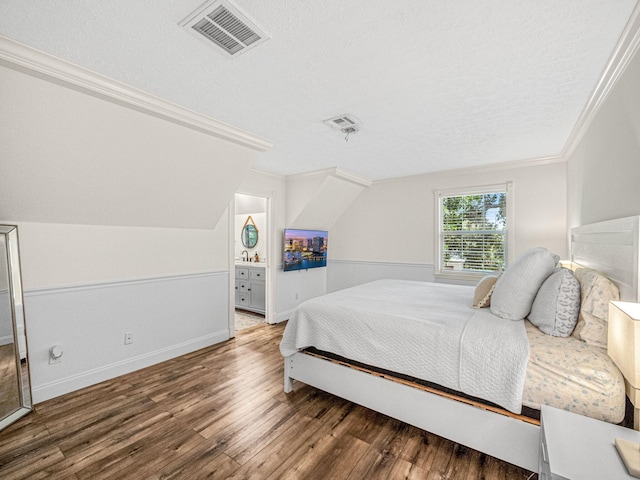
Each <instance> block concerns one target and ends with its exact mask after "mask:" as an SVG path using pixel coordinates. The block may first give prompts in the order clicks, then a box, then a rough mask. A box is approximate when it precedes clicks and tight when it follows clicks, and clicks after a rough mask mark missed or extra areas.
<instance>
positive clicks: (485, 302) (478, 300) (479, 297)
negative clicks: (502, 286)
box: [472, 275, 498, 308]
mask: <svg viewBox="0 0 640 480" xmlns="http://www.w3.org/2000/svg"><path fill="white" fill-rule="evenodd" d="M496 280H498V276H497V275H486V276H484V277H482V280H480V281H479V282H478V285H476V290H475V292H474V294H473V304H472V306H473V308H485V307H488V306H489V305H491V294H492V293H493V289H494V288H495V286H496Z"/></svg>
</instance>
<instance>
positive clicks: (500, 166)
mask: <svg viewBox="0 0 640 480" xmlns="http://www.w3.org/2000/svg"><path fill="white" fill-rule="evenodd" d="M566 160H567V159H566V157H564V156H562V155H553V156H549V157H541V158H531V159H527V160H510V161H508V162H500V163H488V164H486V165H478V166H475V167H460V168H452V169H449V170H438V171H435V172H424V173H418V174H414V175H405V176H402V177H393V178H385V179H382V180H374V181H372V182H371V183H372V185H378V184H381V183H386V182H395V181H397V180H399V179H402V178H415V177H417V176H423V175H424V176H433V177H442V178H445V177H455V176H458V175H460V174H462V173H463V174H465V175H475V174H486V173H492V172H504V171H508V170H513V169H514V168H525V167H535V166H538V165H550V164H553V163H563V162H565V161H566Z"/></svg>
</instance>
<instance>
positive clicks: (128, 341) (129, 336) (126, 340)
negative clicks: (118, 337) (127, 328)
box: [124, 332, 133, 345]
mask: <svg viewBox="0 0 640 480" xmlns="http://www.w3.org/2000/svg"><path fill="white" fill-rule="evenodd" d="M132 343H133V333H131V332H127V333H125V334H124V344H125V345H131V344H132Z"/></svg>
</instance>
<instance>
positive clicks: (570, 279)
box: [529, 268, 580, 337]
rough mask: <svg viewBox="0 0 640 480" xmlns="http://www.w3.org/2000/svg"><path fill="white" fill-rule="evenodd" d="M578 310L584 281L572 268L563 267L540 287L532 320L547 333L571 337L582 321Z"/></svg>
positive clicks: (531, 316)
mask: <svg viewBox="0 0 640 480" xmlns="http://www.w3.org/2000/svg"><path fill="white" fill-rule="evenodd" d="M578 313H580V282H578V279H577V278H576V277H575V276H574V275H573V272H572V271H571V270H568V269H566V268H559V269H558V270H556V271H555V272H554V273H552V274H551V275H550V276H549V278H547V279H546V280H545V281H544V283H543V284H542V286H541V287H540V290H538V294H537V295H536V298H535V300H534V301H533V305H531V313H530V314H529V321H530V322H531V323H533V324H534V325H535V326H536V327H538V328H539V329H540V330H541V331H542V332H543V333H546V334H547V335H551V336H553V337H568V336H569V335H571V332H573V329H574V328H575V326H576V323H578Z"/></svg>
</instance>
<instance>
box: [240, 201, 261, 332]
mask: <svg viewBox="0 0 640 480" xmlns="http://www.w3.org/2000/svg"><path fill="white" fill-rule="evenodd" d="M268 225H269V221H268V201H267V199H266V198H264V197H258V196H254V195H246V194H241V193H237V194H236V195H235V219H234V269H233V270H234V271H233V273H234V276H235V282H234V284H235V329H236V331H240V330H245V329H247V328H251V327H253V326H255V325H259V324H262V323H265V322H267V318H266V312H267V311H268V309H267V297H268V296H267V291H268V288H269V285H268V277H269V276H268V274H267V271H268V261H269V258H268V251H269V250H268V242H269V232H268Z"/></svg>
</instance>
